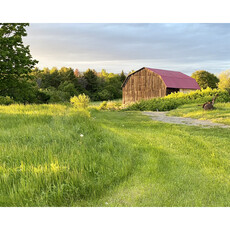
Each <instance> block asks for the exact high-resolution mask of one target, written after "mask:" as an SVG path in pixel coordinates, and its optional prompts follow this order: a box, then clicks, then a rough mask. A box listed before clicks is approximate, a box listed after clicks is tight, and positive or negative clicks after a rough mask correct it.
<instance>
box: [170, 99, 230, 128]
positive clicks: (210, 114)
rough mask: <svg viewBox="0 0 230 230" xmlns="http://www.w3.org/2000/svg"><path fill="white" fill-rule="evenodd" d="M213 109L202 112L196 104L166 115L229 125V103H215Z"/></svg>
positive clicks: (181, 107)
mask: <svg viewBox="0 0 230 230" xmlns="http://www.w3.org/2000/svg"><path fill="white" fill-rule="evenodd" d="M214 107H215V109H214V110H204V109H203V108H202V106H198V105H197V104H192V105H191V104H190V105H183V106H180V107H179V108H177V109H175V110H171V111H170V112H169V113H168V115H169V116H170V115H171V116H179V117H191V118H197V119H201V120H210V121H213V122H217V123H222V124H227V125H230V103H217V104H215V105H214Z"/></svg>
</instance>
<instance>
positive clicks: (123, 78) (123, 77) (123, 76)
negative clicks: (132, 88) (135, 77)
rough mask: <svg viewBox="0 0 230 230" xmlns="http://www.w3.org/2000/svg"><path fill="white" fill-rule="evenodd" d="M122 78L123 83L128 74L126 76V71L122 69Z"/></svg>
mask: <svg viewBox="0 0 230 230" xmlns="http://www.w3.org/2000/svg"><path fill="white" fill-rule="evenodd" d="M120 78H121V82H122V83H123V82H124V80H125V79H126V76H125V73H124V71H123V70H122V72H121V74H120Z"/></svg>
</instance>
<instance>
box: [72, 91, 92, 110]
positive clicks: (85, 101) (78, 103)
mask: <svg viewBox="0 0 230 230" xmlns="http://www.w3.org/2000/svg"><path fill="white" fill-rule="evenodd" d="M89 102H90V98H89V97H88V96H87V95H85V94H84V93H83V94H80V95H79V96H74V97H71V98H70V103H71V104H72V105H73V106H74V107H75V108H77V109H87V108H88V106H89Z"/></svg>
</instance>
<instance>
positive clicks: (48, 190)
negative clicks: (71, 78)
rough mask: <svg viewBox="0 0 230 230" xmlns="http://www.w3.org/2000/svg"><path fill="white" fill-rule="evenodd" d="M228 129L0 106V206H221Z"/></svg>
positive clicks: (228, 167)
mask: <svg viewBox="0 0 230 230" xmlns="http://www.w3.org/2000/svg"><path fill="white" fill-rule="evenodd" d="M229 154H230V152H229V130H227V129H220V128H211V129H202V128H200V127H188V126H184V125H175V124H165V123H160V122H156V121H152V120H151V119H150V118H148V117H146V116H143V115H141V113H140V112H121V111H120V112H117V111H96V110H92V111H90V116H88V114H84V113H83V112H82V111H81V112H79V111H77V110H75V109H73V108H72V107H71V106H67V105H28V106H23V105H11V106H0V188H1V189H0V206H229V205H230V199H229V198H230V182H229V181H230V160H229V159H230V155H229Z"/></svg>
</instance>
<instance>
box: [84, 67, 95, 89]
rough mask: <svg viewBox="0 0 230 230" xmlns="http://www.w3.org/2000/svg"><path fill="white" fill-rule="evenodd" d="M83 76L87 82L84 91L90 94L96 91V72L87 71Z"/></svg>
mask: <svg viewBox="0 0 230 230" xmlns="http://www.w3.org/2000/svg"><path fill="white" fill-rule="evenodd" d="M83 76H84V78H85V79H86V80H87V84H86V87H85V89H86V90H87V91H89V92H90V93H94V92H96V91H97V89H98V79H97V78H98V77H97V75H96V72H95V71H94V70H91V69H88V70H87V71H86V72H85V73H84V75H83Z"/></svg>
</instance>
